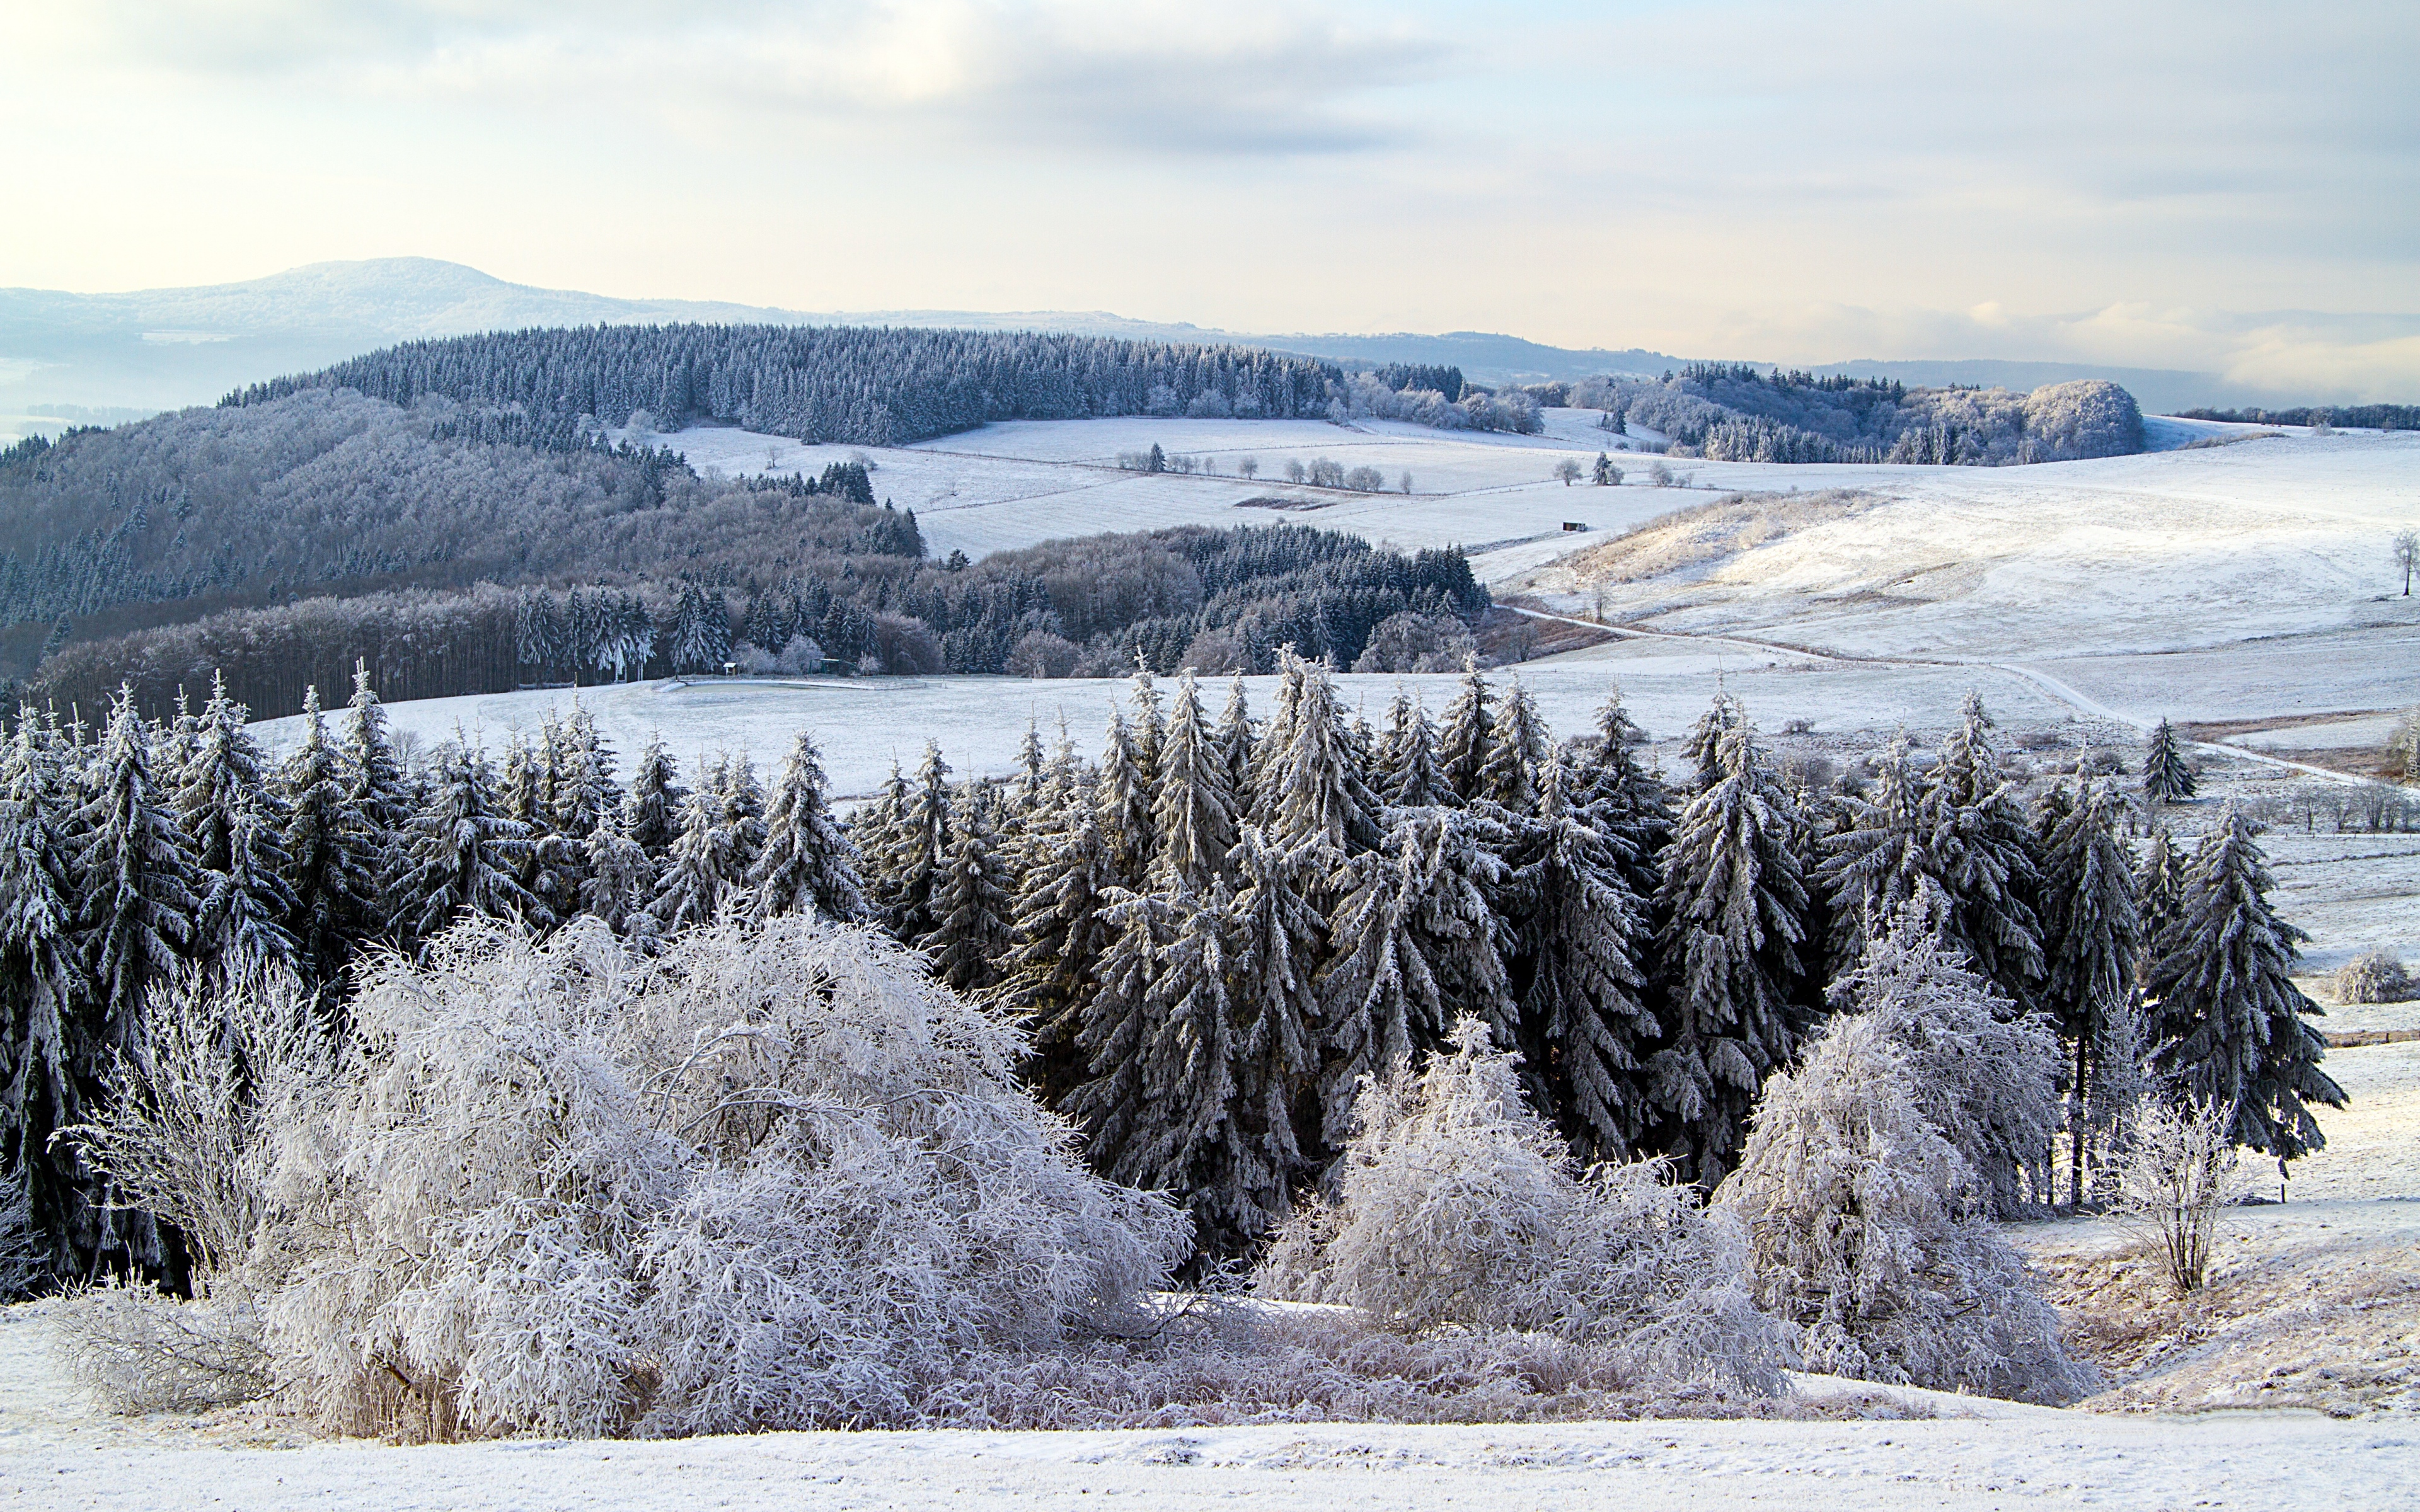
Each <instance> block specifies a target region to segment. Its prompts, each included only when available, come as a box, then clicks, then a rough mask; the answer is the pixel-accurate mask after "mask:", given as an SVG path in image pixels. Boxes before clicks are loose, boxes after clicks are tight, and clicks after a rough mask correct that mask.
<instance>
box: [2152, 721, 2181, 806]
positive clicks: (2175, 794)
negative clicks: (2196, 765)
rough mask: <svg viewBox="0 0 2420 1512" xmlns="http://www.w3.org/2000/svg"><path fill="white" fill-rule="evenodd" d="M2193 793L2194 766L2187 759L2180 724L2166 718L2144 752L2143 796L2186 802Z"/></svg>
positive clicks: (2155, 731)
mask: <svg viewBox="0 0 2420 1512" xmlns="http://www.w3.org/2000/svg"><path fill="white" fill-rule="evenodd" d="M2193 795H2194V772H2193V767H2192V765H2191V764H2188V763H2187V762H2186V761H2185V753H2184V748H2183V746H2182V745H2181V744H2180V742H2179V741H2178V739H2177V731H2176V727H2175V726H2174V725H2172V724H2170V723H2168V721H2167V720H2166V719H2162V720H2161V721H2160V723H2159V727H2158V728H2157V729H2154V730H2153V731H2152V732H2151V743H2150V747H2149V749H2147V750H2145V751H2144V752H2143V796H2144V797H2146V798H2148V799H2149V800H2150V801H2151V802H2153V803H2182V802H2184V801H2185V800H2186V799H2187V798H2190V797H2192V796H2193Z"/></svg>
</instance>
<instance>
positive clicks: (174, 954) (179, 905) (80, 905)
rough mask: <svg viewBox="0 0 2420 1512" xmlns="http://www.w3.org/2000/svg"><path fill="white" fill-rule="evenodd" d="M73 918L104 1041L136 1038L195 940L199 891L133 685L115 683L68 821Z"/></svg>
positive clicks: (110, 1044)
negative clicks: (155, 770) (148, 1005)
mask: <svg viewBox="0 0 2420 1512" xmlns="http://www.w3.org/2000/svg"><path fill="white" fill-rule="evenodd" d="M70 834H71V835H72V836H73V837H74V841H73V843H74V847H75V867H74V874H75V878H76V883H77V887H78V895H77V902H76V922H77V926H78V929H79V931H80V933H81V934H82V936H83V941H84V948H85V966H86V969H87V970H89V971H90V973H91V975H92V981H93V988H94V992H95V996H96V1003H95V1006H96V1008H97V1009H98V1011H99V1021H98V1026H99V1031H100V1032H99V1034H98V1037H97V1041H98V1043H99V1044H100V1045H101V1046H102V1047H105V1048H107V1049H111V1050H116V1049H120V1048H123V1047H125V1046H126V1045H128V1044H129V1043H130V1042H131V1041H132V1034H133V1031H134V1026H135V1024H136V1023H137V1021H138V1016H139V1015H140V1014H141V1013H142V1011H143V998H144V994H145V993H147V991H148V990H149V989H150V988H151V987H152V986H153V985H154V984H156V983H159V982H163V981H166V980H169V978H171V977H172V976H173V975H174V974H175V972H176V969H177V964H178V957H179V954H180V952H182V951H183V950H185V949H188V948H189V947H190V946H191V945H192V944H193V940H194V914H195V912H196V911H197V910H198V908H199V906H200V903H201V900H200V898H199V896H198V895H197V893H196V889H195V883H196V880H197V878H196V872H197V869H196V868H195V866H194V859H193V855H192V852H191V851H190V850H189V849H188V848H187V841H186V839H185V834H184V831H183V829H182V827H181V826H179V825H178V823H177V818H176V815H175V813H174V812H173V811H172V810H170V808H169V805H168V801H167V797H166V795H164V794H163V793H161V792H160V791H159V789H158V787H157V786H156V785H155V784H154V782H153V780H152V776H151V750H150V743H149V740H148V738H147V733H146V732H145V730H144V728H143V722H142V720H141V719H140V718H138V717H136V715H135V713H134V689H133V688H132V687H131V686H129V687H121V688H120V689H119V690H118V694H117V697H116V699H115V700H114V701H113V702H111V704H110V710H109V728H108V731H107V733H104V734H103V735H102V737H101V747H100V749H98V750H97V751H95V752H94V753H93V758H92V766H91V771H90V774H89V777H88V779H87V784H86V795H85V800H84V803H83V805H82V807H80V808H79V809H78V810H76V812H75V815H74V817H73V819H71V820H70Z"/></svg>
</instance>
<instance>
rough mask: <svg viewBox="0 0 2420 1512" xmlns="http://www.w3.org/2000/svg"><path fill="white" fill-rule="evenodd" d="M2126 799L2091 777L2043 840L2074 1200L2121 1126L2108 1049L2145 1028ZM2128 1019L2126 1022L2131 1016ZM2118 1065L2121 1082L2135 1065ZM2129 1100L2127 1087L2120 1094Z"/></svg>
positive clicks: (2046, 921) (2053, 1007)
mask: <svg viewBox="0 0 2420 1512" xmlns="http://www.w3.org/2000/svg"><path fill="white" fill-rule="evenodd" d="M2125 812H2126V806H2125V799H2123V798H2121V797H2120V796H2118V787H2117V784H2116V783H2115V782H2113V781H2111V780H2110V779H2107V778H2102V779H2100V780H2098V781H2096V782H2093V783H2090V784H2089V785H2087V786H2086V788H2085V790H2084V793H2083V796H2082V800H2081V801H2080V802H2077V803H2075V804H2073V805H2071V807H2070V808H2069V810H2068V811H2067V812H2066V813H2065V814H2064V815H2062V816H2060V817H2059V818H2058V820H2057V823H2056V824H2055V826H2054V827H2053V828H2052V830H2051V831H2050V834H2049V836H2048V838H2047V839H2046V840H2045V841H2044V843H2043V852H2044V855H2043V876H2042V912H2043V916H2044V917H2043V920H2042V923H2043V930H2044V933H2045V935H2046V936H2047V941H2048V945H2049V949H2048V951H2047V952H2046V953H2047V955H2048V958H2049V964H2050V971H2049V980H2048V982H2047V990H2046V992H2045V994H2044V995H2045V997H2046V999H2047V1003H2048V1007H2049V1009H2050V1011H2051V1012H2052V1013H2053V1014H2055V1016H2056V1019H2057V1023H2058V1027H2059V1033H2060V1034H2061V1035H2063V1036H2064V1037H2065V1038H2066V1040H2067V1044H2068V1054H2069V1061H2068V1064H2069V1068H2070V1070H2069V1076H2068V1088H2067V1094H2068V1145H2069V1149H2068V1165H2069V1170H2070V1173H2071V1177H2070V1179H2071V1186H2070V1189H2069V1196H2068V1200H2069V1201H2071V1202H2076V1203H2081V1202H2082V1201H2083V1200H2084V1181H2085V1173H2086V1171H2088V1170H2090V1169H2091V1168H2092V1167H2093V1165H2095V1164H2096V1161H2097V1157H2096V1156H2095V1154H2094V1153H2093V1152H2092V1151H2091V1150H2090V1149H2087V1148H2086V1143H2087V1140H2088V1139H2089V1138H2090V1137H2091V1136H2092V1135H2093V1134H2095V1133H2099V1134H2106V1133H2107V1132H2108V1131H2109V1130H2110V1128H2111V1127H2112V1126H2111V1125H2109V1124H2108V1123H2106V1122H2103V1121H2102V1120H2100V1119H2096V1118H2095V1117H2094V1113H2095V1110H2096V1109H2103V1110H2106V1109H2107V1107H2108V1105H2109V1100H2107V1099H2102V1098H2100V1097H2099V1096H2098V1095H2097V1094H2098V1088H2097V1087H2096V1085H2095V1084H2096V1083H2097V1082H2098V1081H2099V1080H2100V1079H2101V1076H2102V1072H2103V1070H2104V1068H2103V1066H2102V1062H2101V1060H2100V1057H2101V1055H2102V1052H2103V1051H2104V1050H2106V1049H2109V1048H2112V1047H2113V1046H2116V1047H2121V1048H2122V1047H2124V1046H2127V1045H2130V1044H2131V1042H2132V1041H2133V1039H2134V1038H2135V1036H2136V1030H2135V1029H2134V1027H2133V1024H2132V1022H2131V1021H2132V1020H2133V1015H2134V994H2135V983H2136V974H2137V972H2138V971H2139V969H2140V966H2141V963H2142V960H2143V943H2144V933H2143V916H2142V911H2141V909H2140V907H2139V906H2138V904H2137V902H2136V898H2135V890H2134V889H2135V878H2134V857H2133V852H2132V851H2131V850H2130V849H2129V848H2128V846H2127V844H2126V841H2125V838H2124V837H2123V836H2122V835H2121V834H2120V833H2119V832H2118V825H2119V824H2120V822H2121V821H2122V819H2123V818H2124V816H2125ZM2121 1021H2124V1022H2121ZM2114 1069H2115V1072H2116V1074H2117V1076H2118V1078H2119V1080H2120V1082H2121V1083H2129V1084H2130V1083H2131V1082H2132V1080H2133V1077H2134V1075H2135V1067H2134V1066H2133V1065H2132V1064H2128V1065H2124V1066H2119V1067H2117V1068H2114ZM2126 1101H2128V1099H2126V1098H2125V1097H2124V1096H2122V1095H2121V1096H2120V1097H2119V1098H2118V1100H2117V1102H2118V1103H2119V1104H2122V1103H2125V1102H2126Z"/></svg>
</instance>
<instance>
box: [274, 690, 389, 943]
mask: <svg viewBox="0 0 2420 1512" xmlns="http://www.w3.org/2000/svg"><path fill="white" fill-rule="evenodd" d="M348 779H349V773H348V772H347V770H346V766H345V759H344V753H343V751H342V750H340V749H339V748H337V747H336V746H334V745H333V744H332V743H330V741H329V739H328V727H327V721H326V720H325V719H324V718H322V717H320V713H319V690H318V688H317V687H311V688H307V689H305V690H304V692H303V695H302V740H301V741H299V742H297V743H296V745H295V747H294V749H293V751H292V752H291V753H290V754H288V755H287V758H286V761H285V763H284V764H282V765H281V766H280V767H279V769H278V774H277V787H278V792H279V796H280V798H281V800H282V801H283V803H284V805H285V809H286V833H285V835H284V837H283V840H284V848H285V852H286V887H287V894H288V895H289V896H290V897H291V899H292V904H291V906H290V908H289V911H288V912H287V918H286V927H287V931H288V932H289V933H291V934H292V935H293V936H294V940H295V946H296V949H297V952H298V954H299V956H300V959H301V961H302V966H303V969H304V971H305V972H306V973H307V974H308V975H309V977H310V979H311V980H313V981H316V982H319V983H321V984H330V983H334V981H335V980H337V979H338V977H339V976H340V975H341V973H342V972H343V970H344V967H345V963H346V962H348V961H349V960H350V959H351V958H352V955H353V952H354V951H355V950H356V949H359V948H360V946H361V943H362V942H363V941H364V940H365V939H366V938H367V937H368V936H369V935H370V934H371V933H373V932H374V929H375V927H376V920H377V919H378V918H380V915H381V913H382V912H383V910H382V909H381V907H380V902H379V893H378V887H379V865H380V853H381V851H382V849H383V843H384V842H383V837H381V836H380V835H378V834H376V833H375V832H374V831H372V830H371V829H370V828H369V826H368V825H365V824H364V823H363V821H362V816H361V811H360V810H357V809H355V808H354V807H353V806H352V804H351V803H350V802H349V801H348V800H347V798H346V788H347V787H348V785H349V782H348Z"/></svg>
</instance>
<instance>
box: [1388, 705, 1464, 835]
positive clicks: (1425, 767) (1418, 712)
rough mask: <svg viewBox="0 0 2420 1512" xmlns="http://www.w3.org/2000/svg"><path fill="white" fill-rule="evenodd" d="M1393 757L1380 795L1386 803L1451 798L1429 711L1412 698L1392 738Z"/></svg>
mask: <svg viewBox="0 0 2420 1512" xmlns="http://www.w3.org/2000/svg"><path fill="white" fill-rule="evenodd" d="M1393 757H1394V761H1393V764H1392V765H1391V766H1390V767H1389V768H1388V773H1387V788H1386V792H1385V794H1384V797H1385V798H1386V800H1387V801H1388V803H1391V804H1394V805H1395V806H1397V807H1398V808H1404V809H1417V808H1434V807H1437V806H1440V805H1446V804H1450V803H1452V802H1453V801H1454V792H1453V789H1452V787H1451V786H1450V785H1449V784H1448V783H1447V781H1446V777H1445V764H1444V761H1443V758H1442V757H1440V756H1439V755H1438V752H1437V734H1436V727H1435V725H1433V724H1431V723H1430V722H1429V711H1428V710H1427V709H1426V708H1424V707H1422V706H1421V704H1420V703H1419V701H1418V700H1413V701H1412V704H1411V712H1410V714H1409V716H1408V717H1406V718H1405V720H1404V731H1403V733H1402V735H1401V736H1399V737H1398V738H1397V739H1396V740H1395V742H1394V749H1393Z"/></svg>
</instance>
